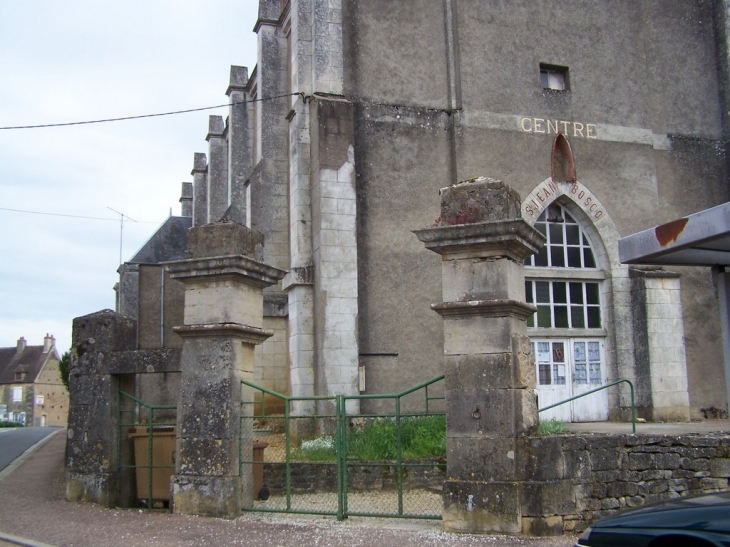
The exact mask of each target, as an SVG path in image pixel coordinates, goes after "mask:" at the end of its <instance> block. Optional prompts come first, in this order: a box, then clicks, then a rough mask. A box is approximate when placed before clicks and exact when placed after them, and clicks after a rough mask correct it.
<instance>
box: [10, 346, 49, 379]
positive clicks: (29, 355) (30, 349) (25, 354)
mask: <svg viewBox="0 0 730 547" xmlns="http://www.w3.org/2000/svg"><path fill="white" fill-rule="evenodd" d="M54 353H56V350H55V348H52V349H51V355H53V354H54ZM48 356H49V355H48V353H43V346H26V347H25V349H24V350H23V351H22V352H20V353H18V351H17V348H16V347H12V348H0V384H32V383H34V382H35V381H36V379H37V378H38V375H39V374H40V372H41V370H43V365H44V364H45V363H46V361H47V360H48ZM56 358H58V355H57V353H56ZM16 372H25V373H26V376H25V379H23V380H16V379H15V373H16Z"/></svg>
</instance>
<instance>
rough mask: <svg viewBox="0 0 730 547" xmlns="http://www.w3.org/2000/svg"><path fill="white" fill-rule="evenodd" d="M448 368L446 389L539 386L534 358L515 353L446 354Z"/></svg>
mask: <svg viewBox="0 0 730 547" xmlns="http://www.w3.org/2000/svg"><path fill="white" fill-rule="evenodd" d="M522 357H524V356H522ZM444 372H445V374H446V389H489V388H492V389H506V388H518V389H522V388H528V387H530V388H532V387H534V386H535V381H534V380H535V367H534V366H533V364H532V360H531V359H529V358H515V356H514V355H513V354H512V353H472V354H468V355H446V356H445V357H444Z"/></svg>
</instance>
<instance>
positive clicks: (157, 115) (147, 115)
mask: <svg viewBox="0 0 730 547" xmlns="http://www.w3.org/2000/svg"><path fill="white" fill-rule="evenodd" d="M294 95H301V96H302V97H304V93H301V92H299V93H287V94H286V95H276V96H274V97H262V98H260V99H248V100H245V101H235V102H232V103H228V104H219V105H216V106H204V107H201V108H189V109H187V110H175V111H173V112H160V113H157V114H141V115H138V116H126V117H123V118H107V119H104V120H88V121H85V122H66V123H46V124H41V125H15V126H8V127H0V130H9V129H41V128H44V127H68V126H71V125H88V124H92V123H107V122H121V121H125V120H139V119H142V118H155V117H159V116H173V115H175V114H188V113H190V112H201V111H203V110H213V109H215V108H223V107H229V106H235V105H239V104H246V103H255V102H260V101H272V100H274V99H283V98H284V97H293V96H294Z"/></svg>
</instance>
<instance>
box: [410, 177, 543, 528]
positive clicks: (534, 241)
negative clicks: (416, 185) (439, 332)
mask: <svg viewBox="0 0 730 547" xmlns="http://www.w3.org/2000/svg"><path fill="white" fill-rule="evenodd" d="M520 203H521V200H520V197H519V195H518V194H517V193H516V192H515V191H513V190H511V189H510V188H509V187H508V186H506V185H505V184H504V183H502V182H500V181H495V180H492V179H487V178H483V177H482V178H478V179H472V180H469V181H465V182H463V183H459V184H457V185H454V186H451V187H449V188H446V189H444V190H442V192H441V226H439V227H436V228H431V229H424V230H417V231H416V232H415V233H416V235H417V236H418V238H419V239H420V240H421V241H422V242H423V243H424V244H425V246H426V248H427V249H429V250H431V251H433V252H436V253H439V254H440V255H441V256H442V269H441V276H442V290H443V302H442V303H440V304H433V305H432V306H431V307H432V309H433V310H434V311H436V312H437V313H438V314H440V315H441V316H442V317H443V318H444V356H445V374H446V419H447V476H448V477H449V478H448V480H447V481H446V482H445V483H444V489H443V501H444V508H443V524H444V528H445V529H446V530H449V531H454V532H469V533H486V532H501V533H508V534H516V533H520V532H521V531H522V513H521V505H522V503H521V484H520V483H521V481H522V480H523V476H522V475H523V474H522V473H521V471H520V469H519V461H518V460H519V459H520V458H519V455H520V453H521V452H523V450H522V449H521V448H520V447H521V446H523V445H522V444H521V443H520V442H519V438H520V437H524V436H526V435H528V434H529V432H530V431H531V430H533V429H534V428H535V427H536V426H537V423H538V422H537V406H536V397H535V392H534V387H535V369H534V366H533V362H532V359H531V355H530V344H529V340H528V338H527V336H526V322H525V319H526V318H527V317H529V316H530V315H531V314H532V313H534V312H535V311H536V308H535V307H534V306H532V305H530V304H527V303H526V302H525V287H524V272H523V261H524V259H525V258H526V257H528V256H530V255H531V254H533V253H535V252H536V251H537V250H538V249H539V248H540V247H541V246H542V245H543V244H544V241H545V240H544V237H543V236H542V235H541V234H540V233H539V232H538V231H537V230H535V229H534V228H532V227H531V226H530V225H529V224H528V223H526V222H525V221H524V220H522V218H521V214H520Z"/></svg>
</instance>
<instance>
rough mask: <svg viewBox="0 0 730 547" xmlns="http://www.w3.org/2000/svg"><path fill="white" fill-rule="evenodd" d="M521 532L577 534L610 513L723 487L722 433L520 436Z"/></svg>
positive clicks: (726, 465) (726, 457) (726, 449)
mask: <svg viewBox="0 0 730 547" xmlns="http://www.w3.org/2000/svg"><path fill="white" fill-rule="evenodd" d="M524 442H525V443H526V446H525V448H526V450H525V455H526V460H527V461H525V462H524V466H525V469H526V472H527V473H528V474H529V475H531V479H529V478H528V482H526V483H525V486H524V488H525V489H526V492H524V493H523V494H524V495H523V500H524V505H523V507H522V528H523V533H526V534H530V535H551V534H562V533H565V532H568V533H571V532H582V531H583V530H585V529H586V528H587V527H588V526H589V525H590V524H591V522H593V521H594V520H598V519H600V518H603V517H605V516H606V515H609V514H611V513H613V512H615V511H616V510H619V509H625V508H629V507H636V506H639V505H643V504H646V503H652V502H656V501H661V500H665V499H670V498H675V497H679V496H688V495H696V494H701V493H703V492H715V491H719V490H727V489H728V478H730V434H724V433H717V434H709V435H697V434H693V435H681V436H677V437H674V436H667V435H558V436H552V437H532V438H528V439H525V441H524Z"/></svg>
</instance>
